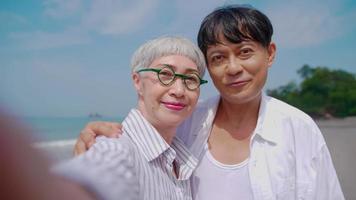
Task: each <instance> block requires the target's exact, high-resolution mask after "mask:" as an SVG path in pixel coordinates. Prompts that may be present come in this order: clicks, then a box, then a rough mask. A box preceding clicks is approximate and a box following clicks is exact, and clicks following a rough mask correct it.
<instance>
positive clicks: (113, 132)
mask: <svg viewBox="0 0 356 200" xmlns="http://www.w3.org/2000/svg"><path fill="white" fill-rule="evenodd" d="M121 128H122V126H121V124H120V123H115V122H103V121H95V122H90V123H88V124H87V125H86V126H85V127H84V129H83V130H82V131H81V132H80V134H79V137H78V139H77V142H76V143H75V146H74V155H76V156H77V155H80V154H82V153H84V152H86V151H87V150H88V149H89V148H90V147H91V146H92V145H93V144H94V143H95V138H96V137H97V136H99V135H104V136H106V137H109V138H115V137H119V136H120V135H121V134H122V131H121Z"/></svg>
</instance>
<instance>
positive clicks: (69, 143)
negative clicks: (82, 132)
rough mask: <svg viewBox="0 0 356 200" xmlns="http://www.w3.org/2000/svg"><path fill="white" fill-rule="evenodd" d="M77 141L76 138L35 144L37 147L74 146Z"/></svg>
mask: <svg viewBox="0 0 356 200" xmlns="http://www.w3.org/2000/svg"><path fill="white" fill-rule="evenodd" d="M75 141H76V139H69V140H56V141H46V142H36V143H34V144H33V146H34V147H36V148H47V147H64V146H74V144H75Z"/></svg>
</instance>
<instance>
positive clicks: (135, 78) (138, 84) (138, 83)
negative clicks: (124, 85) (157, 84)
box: [131, 72, 142, 95]
mask: <svg viewBox="0 0 356 200" xmlns="http://www.w3.org/2000/svg"><path fill="white" fill-rule="evenodd" d="M131 77H132V81H133V84H134V87H135V89H136V91H137V94H139V95H141V94H142V92H141V87H142V85H141V79H140V75H139V74H138V73H137V72H133V73H132V76H131Z"/></svg>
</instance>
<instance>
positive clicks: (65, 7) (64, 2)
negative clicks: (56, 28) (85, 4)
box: [43, 0, 82, 19]
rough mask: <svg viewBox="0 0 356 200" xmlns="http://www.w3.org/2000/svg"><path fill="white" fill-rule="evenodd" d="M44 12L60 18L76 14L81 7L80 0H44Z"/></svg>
mask: <svg viewBox="0 0 356 200" xmlns="http://www.w3.org/2000/svg"><path fill="white" fill-rule="evenodd" d="M43 6H44V14H45V16H49V17H52V18H55V19H62V18H66V17H69V16H72V15H74V14H76V13H77V12H78V11H79V10H80V9H81V8H82V0H44V1H43Z"/></svg>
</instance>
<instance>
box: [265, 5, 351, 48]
mask: <svg viewBox="0 0 356 200" xmlns="http://www.w3.org/2000/svg"><path fill="white" fill-rule="evenodd" d="M339 7H340V6H339V5H336V4H335V3H332V2H325V3H322V2H320V1H318V2H316V1H310V2H309V1H307V2H304V1H298V2H296V1H292V2H279V3H276V4H272V5H269V6H268V9H267V12H266V14H267V15H268V16H269V17H270V19H271V21H272V23H273V25H274V28H275V34H274V35H275V36H274V39H275V40H276V41H277V42H278V44H279V45H280V46H282V47H287V48H298V47H309V46H316V45H319V44H322V43H324V42H326V41H328V40H332V39H335V38H338V37H341V36H342V35H344V34H345V33H347V32H348V31H349V28H348V27H349V26H350V22H349V18H348V16H349V13H345V12H338V8H339Z"/></svg>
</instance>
